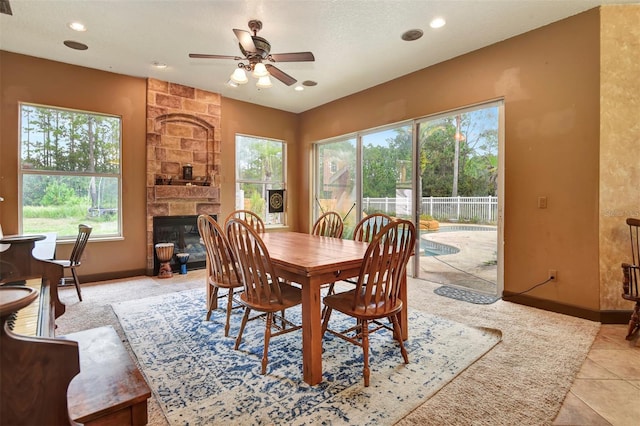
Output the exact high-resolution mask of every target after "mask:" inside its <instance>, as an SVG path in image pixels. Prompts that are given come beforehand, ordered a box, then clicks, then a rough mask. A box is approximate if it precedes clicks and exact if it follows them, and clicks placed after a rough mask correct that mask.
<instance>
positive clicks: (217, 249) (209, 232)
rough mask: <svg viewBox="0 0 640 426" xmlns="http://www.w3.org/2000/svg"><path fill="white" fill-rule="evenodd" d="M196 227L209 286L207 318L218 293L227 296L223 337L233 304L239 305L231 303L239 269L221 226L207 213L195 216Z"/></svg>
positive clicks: (238, 281)
mask: <svg viewBox="0 0 640 426" xmlns="http://www.w3.org/2000/svg"><path fill="white" fill-rule="evenodd" d="M198 231H200V237H201V238H202V241H203V243H204V246H205V248H206V251H207V264H208V268H209V270H208V275H209V276H208V277H207V285H208V286H209V289H208V290H209V291H208V292H207V294H208V295H209V297H208V300H207V318H206V320H207V321H209V318H211V311H212V310H213V306H215V302H216V300H217V299H218V297H225V296H226V298H227V320H226V323H225V326H224V335H225V337H226V336H228V335H229V321H230V319H231V311H232V310H233V309H235V308H241V307H242V305H240V304H236V306H234V304H233V301H234V296H236V294H235V293H236V291H237V290H238V289H241V288H242V287H243V286H242V281H241V280H240V273H239V271H238V269H237V267H236V261H235V258H234V256H233V252H232V251H231V246H230V245H229V242H228V241H227V237H226V234H225V232H224V230H223V229H222V228H221V227H220V225H218V222H216V221H215V219H214V218H212V217H211V216H209V215H204V214H203V215H200V216H198ZM219 289H225V290H227V293H226V294H225V295H221V296H218V290H219Z"/></svg>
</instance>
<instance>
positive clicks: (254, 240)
mask: <svg viewBox="0 0 640 426" xmlns="http://www.w3.org/2000/svg"><path fill="white" fill-rule="evenodd" d="M226 231H227V237H228V239H229V243H230V245H231V247H232V249H233V254H234V256H235V258H236V260H237V262H238V267H239V269H240V277H241V280H242V283H243V285H244V291H245V294H246V297H247V300H248V301H249V302H250V303H253V304H258V305H268V304H271V303H274V302H275V303H280V304H281V303H282V294H281V293H280V285H279V278H278V275H277V273H276V271H275V268H274V266H273V263H272V261H271V257H270V256H269V252H268V251H267V248H266V246H265V244H264V242H263V241H262V238H260V234H259V233H258V232H256V230H255V229H254V228H253V227H252V226H251V224H249V223H248V222H247V221H244V220H242V219H237V218H231V219H230V220H229V221H228V222H227V224H226Z"/></svg>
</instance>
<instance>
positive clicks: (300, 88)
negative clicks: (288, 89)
mask: <svg viewBox="0 0 640 426" xmlns="http://www.w3.org/2000/svg"><path fill="white" fill-rule="evenodd" d="M293 90H295V91H296V92H302V91H303V90H304V86H300V85H298V86H296V87H295V88H294V89H293Z"/></svg>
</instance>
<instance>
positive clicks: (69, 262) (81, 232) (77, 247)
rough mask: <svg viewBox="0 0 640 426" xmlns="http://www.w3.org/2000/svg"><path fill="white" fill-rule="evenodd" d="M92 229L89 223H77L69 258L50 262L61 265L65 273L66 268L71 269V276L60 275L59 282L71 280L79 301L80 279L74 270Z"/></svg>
mask: <svg viewBox="0 0 640 426" xmlns="http://www.w3.org/2000/svg"><path fill="white" fill-rule="evenodd" d="M92 229H93V228H92V227H91V226H89V225H82V224H81V225H78V236H77V237H76V242H75V244H74V245H73V250H71V256H70V257H69V259H54V260H51V262H54V263H57V264H58V265H62V267H63V268H64V272H65V273H66V271H67V270H70V271H71V277H62V279H61V280H60V284H61V285H63V286H64V285H66V284H67V281H68V280H73V284H74V285H75V286H76V292H77V293H78V299H79V300H80V301H81V302H82V295H81V294H80V279H79V278H78V272H76V269H77V268H79V267H80V261H81V259H82V254H83V253H84V249H85V247H86V246H87V242H88V241H89V236H90V235H91V230H92Z"/></svg>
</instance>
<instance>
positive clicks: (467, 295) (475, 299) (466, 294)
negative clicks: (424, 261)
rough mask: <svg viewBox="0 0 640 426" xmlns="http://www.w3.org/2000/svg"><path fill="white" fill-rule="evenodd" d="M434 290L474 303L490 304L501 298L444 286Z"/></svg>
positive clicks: (451, 297) (436, 292) (449, 296)
mask: <svg viewBox="0 0 640 426" xmlns="http://www.w3.org/2000/svg"><path fill="white" fill-rule="evenodd" d="M433 292H434V293H435V294H437V295H439V296H444V297H448V298H450V299H456V300H462V301H463V302H469V303H474V304H476V305H490V304H492V303H495V302H496V301H497V300H500V297H499V296H491V295H488V294H481V293H474V292H473V291H468V290H463V289H460V288H455V287H449V286H442V287H438V288H436V289H435V290H433Z"/></svg>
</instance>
